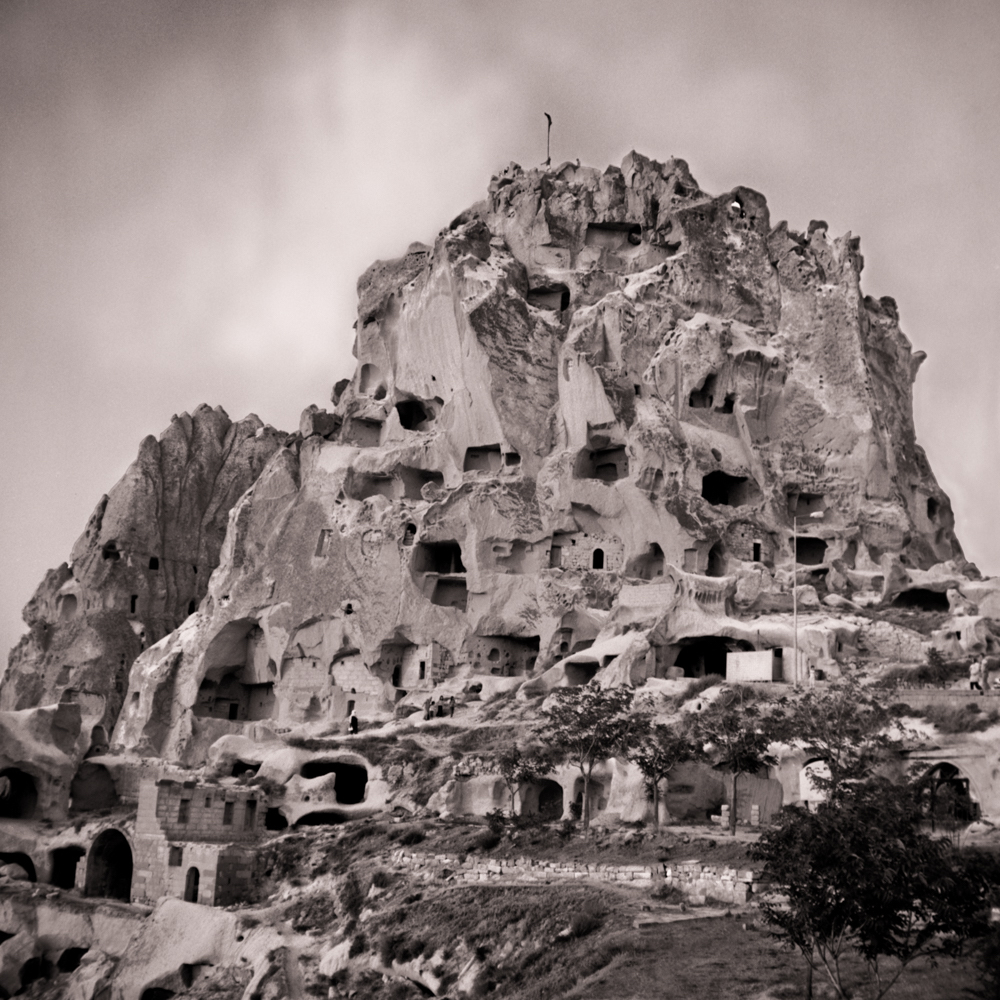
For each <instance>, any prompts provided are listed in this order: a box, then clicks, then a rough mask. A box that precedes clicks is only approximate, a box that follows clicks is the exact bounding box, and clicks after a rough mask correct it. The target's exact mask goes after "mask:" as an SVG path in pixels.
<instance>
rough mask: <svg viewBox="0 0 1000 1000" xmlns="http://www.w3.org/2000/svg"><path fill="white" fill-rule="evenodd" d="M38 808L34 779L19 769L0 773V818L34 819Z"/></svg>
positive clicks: (6, 769)
mask: <svg viewBox="0 0 1000 1000" xmlns="http://www.w3.org/2000/svg"><path fill="white" fill-rule="evenodd" d="M37 807H38V789H37V788H36V787H35V779H34V778H33V777H32V776H31V775H30V774H28V773H27V772H25V771H22V770H21V769H20V768H19V767H7V768H4V770H2V771H0V817H4V818H7V819H34V816H35V809H36V808H37Z"/></svg>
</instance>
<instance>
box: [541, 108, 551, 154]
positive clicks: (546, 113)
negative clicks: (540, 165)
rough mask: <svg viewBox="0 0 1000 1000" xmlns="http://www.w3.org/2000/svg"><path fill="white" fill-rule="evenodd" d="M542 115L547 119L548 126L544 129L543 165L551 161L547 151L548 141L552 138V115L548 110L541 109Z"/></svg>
mask: <svg viewBox="0 0 1000 1000" xmlns="http://www.w3.org/2000/svg"><path fill="white" fill-rule="evenodd" d="M542 114H543V115H545V117H546V118H548V120H549V124H548V128H547V129H546V130H545V166H549V165H550V164H551V163H552V154H551V153H550V152H549V142H550V140H551V138H552V115H550V114H549V113H548V111H543V112H542Z"/></svg>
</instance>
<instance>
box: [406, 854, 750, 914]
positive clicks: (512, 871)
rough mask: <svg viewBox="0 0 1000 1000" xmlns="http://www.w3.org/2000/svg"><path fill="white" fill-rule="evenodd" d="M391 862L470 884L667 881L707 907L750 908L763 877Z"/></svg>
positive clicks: (413, 857)
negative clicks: (713, 903) (709, 902)
mask: <svg viewBox="0 0 1000 1000" xmlns="http://www.w3.org/2000/svg"><path fill="white" fill-rule="evenodd" d="M389 860H390V861H391V863H392V864H394V865H400V866H403V867H405V868H409V869H411V870H413V871H416V872H425V873H426V874H427V875H428V876H431V877H446V875H447V873H449V872H450V873H451V876H452V877H453V878H455V879H461V880H464V881H466V882H491V881H498V880H511V881H518V882H550V881H551V880H552V879H590V880H593V881H597V882H617V883H621V884H629V885H632V886H633V887H634V888H637V889H648V888H651V887H652V886H653V885H654V884H657V883H660V882H663V883H664V884H666V885H668V886H675V887H676V888H677V889H678V890H679V891H680V892H682V893H683V894H684V895H685V896H686V897H687V898H688V899H689V900H691V901H692V902H695V903H703V902H705V901H706V900H709V899H712V900H716V901H718V902H722V903H733V904H743V903H746V902H747V901H748V900H749V899H750V897H751V896H752V895H753V893H754V892H755V891H756V889H757V873H755V872H753V871H751V870H749V869H736V868H728V867H726V866H724V865H703V864H701V863H700V862H698V861H686V862H681V863H679V864H667V863H664V864H654V865H609V864H585V863H584V862H581V861H541V860H532V859H530V858H524V857H520V858H495V859H494V858H486V859H482V858H465V860H464V861H460V860H459V859H458V858H457V857H451V856H450V855H447V854H420V853H415V852H412V851H407V850H405V849H403V848H401V849H399V850H397V851H393V852H392V854H391V855H390V856H389Z"/></svg>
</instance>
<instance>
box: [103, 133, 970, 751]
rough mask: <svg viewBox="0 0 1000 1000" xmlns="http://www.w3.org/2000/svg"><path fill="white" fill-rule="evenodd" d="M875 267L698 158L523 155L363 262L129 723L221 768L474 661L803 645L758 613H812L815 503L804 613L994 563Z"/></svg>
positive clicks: (646, 671)
mask: <svg viewBox="0 0 1000 1000" xmlns="http://www.w3.org/2000/svg"><path fill="white" fill-rule="evenodd" d="M862 265H863V259H862V257H861V254H860V252H859V249H858V240H857V239H855V238H853V237H852V236H851V235H850V234H848V235H846V236H842V237H839V238H835V239H834V238H830V237H829V236H828V234H827V227H826V225H825V224H824V223H820V222H816V223H812V224H811V225H810V226H809V230H808V233H806V234H800V233H796V232H793V231H792V230H790V229H789V228H788V226H787V225H786V224H785V223H779V224H778V225H777V226H772V225H771V221H770V218H769V215H768V209H767V204H766V202H765V200H764V198H763V197H762V196H761V195H760V194H757V193H756V192H754V191H751V190H749V189H746V188H736V189H734V190H733V191H730V192H728V193H726V194H724V195H721V196H718V197H713V196H711V195H708V194H706V193H705V192H703V191H701V190H700V188H699V187H698V185H697V183H696V182H695V181H694V179H693V178H692V177H691V175H690V173H689V171H688V168H687V165H686V164H685V163H684V162H683V161H680V160H671V161H668V162H667V163H666V164H660V163H656V162H654V161H651V160H648V159H646V158H645V157H642V156H639V155H638V154H635V153H632V154H630V155H629V156H628V157H626V159H625V161H624V162H623V164H622V166H621V168H616V167H610V168H608V169H607V170H605V171H604V172H601V171H599V170H596V169H593V168H586V167H579V166H576V165H573V164H565V165H563V166H561V167H558V168H554V169H536V170H529V171H525V170H522V169H521V168H520V167H518V166H517V165H514V164H512V165H511V166H510V167H509V168H507V169H506V170H504V171H503V172H501V173H500V174H499V175H497V176H496V177H494V178H493V180H492V182H491V185H490V190H489V195H488V197H487V199H486V200H485V201H483V202H480V203H479V204H477V205H475V206H473V207H472V208H471V209H469V210H468V211H466V212H464V213H463V214H462V215H460V216H459V217H458V218H457V219H455V220H454V222H453V223H452V224H451V225H450V226H449V227H448V228H447V229H446V230H444V231H443V232H442V233H441V234H440V235H439V237H438V238H437V240H436V242H435V245H434V246H433V247H429V246H423V245H421V244H413V245H411V246H410V248H409V249H408V251H407V253H406V254H405V255H404V256H403V257H402V258H400V259H398V260H394V261H379V262H377V263H375V264H374V265H372V267H371V268H369V270H368V271H367V272H366V273H365V274H364V275H362V277H361V279H360V280H359V282H358V297H359V309H358V322H357V325H356V326H357V339H356V344H355V353H356V355H357V358H358V367H357V371H356V373H355V376H354V378H353V379H352V380H351V381H350V382H349V383H348V384H347V385H344V384H342V383H341V384H338V386H337V387H336V389H335V392H334V399H335V409H334V410H333V412H326V411H321V410H318V409H317V408H315V407H311V408H310V409H308V410H307V411H305V413H304V414H303V417H302V423H301V428H300V435H299V436H298V437H296V438H294V439H290V440H289V441H288V442H287V443H286V444H285V445H284V446H282V447H281V448H280V449H279V450H278V451H277V452H276V453H275V454H274V455H273V457H272V458H271V460H270V462H269V463H268V465H267V467H266V468H265V469H264V471H263V472H262V474H261V475H260V476H259V477H258V478H257V480H256V482H255V483H254V485H253V487H252V489H250V490H249V491H248V492H247V493H246V494H245V495H244V496H243V497H242V498H241V499H240V501H239V503H238V504H237V505H236V506H235V507H234V509H233V511H232V513H231V515H230V525H229V530H228V533H227V536H226V542H225V545H224V548H223V551H222V556H221V563H220V566H219V569H218V571H217V572H216V573H215V574H214V575H213V577H212V580H211V583H210V586H209V592H208V596H207V600H206V601H205V602H204V603H203V605H202V606H201V608H200V610H199V612H198V614H197V615H196V616H194V617H193V618H191V619H189V620H188V621H187V622H186V623H185V625H184V627H183V628H181V629H179V630H178V631H176V632H174V633H173V634H171V635H170V636H168V637H166V638H165V639H164V640H162V641H161V642H160V643H158V644H156V645H155V646H153V647H151V648H150V649H147V650H146V651H145V652H144V653H143V654H142V655H141V656H140V657H139V659H138V661H137V662H136V665H135V668H134V669H133V670H132V673H131V677H130V681H129V698H128V705H127V707H126V709H125V711H124V713H123V714H122V716H121V718H120V720H119V724H118V728H117V731H116V734H115V741H116V742H117V743H118V744H120V745H122V746H124V747H125V748H129V749H137V750H141V751H143V752H153V753H162V754H165V755H166V756H168V757H169V758H171V759H176V760H179V761H185V762H187V763H196V762H198V761H201V760H203V759H204V757H205V753H206V752H207V749H208V747H209V746H210V745H211V743H212V742H213V741H214V740H215V739H218V738H219V737H220V736H222V735H225V734H227V733H233V732H243V731H244V728H245V727H246V726H247V725H248V724H251V723H253V724H256V725H257V726H258V731H260V727H262V726H263V727H264V729H267V727H271V729H272V730H273V728H274V727H278V728H285V729H287V728H289V727H296V726H306V727H307V729H308V728H309V727H312V728H314V729H318V728H321V727H324V726H329V725H330V723H331V721H334V722H336V721H338V720H343V719H344V718H346V716H347V714H348V713H349V711H350V709H351V708H355V709H357V710H358V711H359V712H362V713H365V714H369V715H372V714H379V713H383V712H388V711H389V710H390V709H392V707H393V706H394V704H395V703H396V702H397V701H398V700H399V699H400V698H403V697H408V698H410V699H411V700H413V699H414V698H415V699H417V700H421V699H422V698H423V696H424V694H426V692H427V691H428V690H429V689H430V688H431V687H432V686H433V685H434V684H440V683H442V682H443V683H449V682H458V681H460V680H461V679H463V678H464V679H465V680H464V682H463V683H467V682H468V678H469V677H470V676H472V675H476V676H480V675H482V676H485V677H487V678H490V677H496V676H497V675H499V676H500V677H504V676H515V677H516V676H526V677H528V678H531V680H530V681H529V683H530V684H534V685H536V687H537V684H538V681H537V678H539V675H541V674H543V672H545V671H550V668H555V669H556V672H555V673H554V674H553V673H549V674H548V675H547V679H546V680H544V681H542V685H543V687H545V686H551V684H552V683H579V682H580V681H581V680H583V679H587V678H588V677H589V676H592V675H593V673H594V672H595V670H603V671H604V674H603V675H602V676H604V677H605V678H607V679H608V681H611V680H613V679H615V678H617V679H618V680H619V681H625V680H628V681H631V682H632V683H641V682H642V681H643V680H644V679H645V678H646V677H654V676H661V677H662V676H664V675H665V673H666V672H667V671H669V669H670V667H671V666H672V665H676V663H677V661H678V658H680V659H681V660H682V661H683V656H682V650H683V644H684V641H685V640H690V639H691V638H692V637H697V636H716V637H723V638H728V639H729V640H731V642H730V643H729V648H744V649H746V648H761V647H762V646H763V645H764V640H765V639H769V640H770V641H772V642H777V643H779V644H781V643H785V644H790V628H789V626H788V623H786V622H783V621H778V622H777V623H776V624H775V627H774V628H773V629H772V630H771V631H772V632H773V633H774V634H773V635H769V636H766V637H765V636H761V634H760V631H761V630H760V626H759V623H756V622H755V623H754V624H753V625H752V626H749V625H746V624H741V618H745V617H746V616H747V615H749V614H751V613H756V612H762V611H764V612H766V611H786V610H790V605H791V597H790V587H791V586H792V583H793V580H792V572H791V568H792V565H793V559H792V551H791V536H792V518H793V516H798V517H799V530H800V534H801V536H803V537H800V539H799V542H798V559H797V563H798V570H797V573H796V582H797V584H799V585H801V586H802V598H803V606H805V607H810V606H811V607H815V608H818V607H819V599H820V597H821V596H827V595H831V594H832V595H842V596H843V597H845V598H847V599H851V598H852V597H853V596H855V595H860V598H859V599H860V601H861V603H864V602H865V601H869V602H870V601H871V600H875V601H878V600H887V599H891V598H892V597H893V596H894V595H895V594H896V593H897V592H898V591H903V590H907V589H909V588H913V587H920V588H925V589H929V590H930V591H933V592H940V593H941V594H942V599H943V595H944V593H945V591H947V590H948V589H954V588H955V587H956V586H959V585H960V584H961V583H964V582H969V581H968V577H970V576H973V577H974V576H977V575H978V574H976V573H975V570H974V567H970V566H969V564H967V563H966V561H965V559H964V557H963V555H962V551H961V548H960V546H959V543H958V541H957V539H956V538H955V536H954V532H953V516H952V513H951V508H950V505H949V502H948V498H947V497H946V496H945V495H944V493H943V492H942V491H941V489H940V487H939V486H938V484H937V482H936V481H935V479H934V477H933V474H932V473H931V470H930V468H929V466H928V463H927V460H926V457H925V455H924V453H923V451H922V450H921V449H920V447H919V446H918V445H917V444H916V441H915V437H914V430H913V422H912V413H911V385H912V381H913V378H914V376H915V374H916V371H917V368H918V367H919V364H920V361H921V360H922V355H921V354H917V355H914V354H913V353H912V352H911V349H910V344H909V342H908V341H907V339H906V337H905V336H904V335H903V334H902V332H901V331H900V329H899V325H898V318H897V312H896V307H895V304H894V303H893V302H892V300H891V299H887V298H886V299H882V300H879V301H875V300H873V299H871V298H868V297H866V296H864V295H863V294H862V292H861V289H860V285H859V276H860V273H861V269H862ZM813 514H815V515H817V517H811V516H810V515H813ZM939 564H944V566H945V568H944V570H941V568H940V566H939ZM932 567H933V568H935V570H934V572H932ZM935 574H936V575H935ZM929 577H933V579H931V580H930V583H928V582H927V578H929ZM914 580H916V581H917V582H916V583H914ZM837 627H838V626H836V625H834V626H833V627H832V628H828V629H827V630H826V634H827V639H829V640H830V641H827V640H818V641H817V644H815V648H813V650H812V654H813V656H814V658H819V659H822V660H827V659H830V658H831V657H833V653H831V651H830V650H831V649H832V648H833V646H834V645H836V648H838V649H839V648H840V647H841V646H842V643H841V642H840V640H839V639H837V640H836V641H835V642H834V640H833V639H830V637H831V636H834V635H835V634H836V629H837ZM844 627H845V628H847V629H848V631H850V627H849V626H844ZM855 631H856V628H855ZM598 639H599V640H600V642H599V643H598V645H595V646H594V647H593V649H592V650H591V651H590V652H589V654H588V655H583V653H582V652H581V651H582V650H584V649H585V648H586V647H587V646H588V645H590V644H591V643H593V642H594V640H598ZM607 641H611V646H608V647H607V648H599V646H600V644H601V643H604V642H607ZM734 643H738V644H739V645H738V646H737V645H735V644H734ZM612 647H613V648H612ZM566 654H579V655H578V656H577V658H576V660H575V661H574V660H573V659H572V657H571V659H570V660H569V661H567V657H566ZM581 658H582V660H583V661H584V662H583V663H582V664H581V663H580V660H581ZM574 664H575V666H574ZM232 705H236V709H235V713H236V714H235V715H233V716H232V717H229V716H228V712H229V711H231V709H230V707H229V706H232Z"/></svg>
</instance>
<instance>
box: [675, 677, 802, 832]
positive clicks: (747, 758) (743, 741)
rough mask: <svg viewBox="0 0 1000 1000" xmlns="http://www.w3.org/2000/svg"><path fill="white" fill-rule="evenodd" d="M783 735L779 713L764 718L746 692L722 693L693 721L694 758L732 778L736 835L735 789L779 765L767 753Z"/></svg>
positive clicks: (731, 812) (730, 690)
mask: <svg viewBox="0 0 1000 1000" xmlns="http://www.w3.org/2000/svg"><path fill="white" fill-rule="evenodd" d="M783 732H784V725H783V718H782V716H781V715H780V713H779V712H778V711H777V710H774V711H772V712H771V713H768V714H765V713H764V712H762V711H761V707H760V703H759V702H758V701H757V700H756V697H755V696H754V695H753V694H752V693H751V694H748V693H747V692H746V691H744V690H743V688H740V687H733V688H728V689H723V691H722V692H721V693H720V695H719V697H718V698H717V699H716V700H715V701H714V702H713V703H712V704H711V705H708V706H707V707H706V708H705V709H704V710H703V711H702V712H701V713H700V714H699V715H695V716H693V719H692V736H693V743H694V748H695V756H696V757H697V758H699V759H701V760H705V761H707V762H708V763H710V764H711V765H712V766H713V767H716V768H721V769H723V770H726V771H728V772H729V773H730V774H732V776H733V791H732V795H731V797H730V801H729V829H730V832H731V833H733V834H735V833H736V804H737V792H736V786H737V783H738V782H739V779H740V775H741V774H755V773H756V772H757V771H759V770H760V769H761V768H762V767H767V766H773V765H775V764H777V762H778V759H777V757H775V756H774V755H773V754H771V753H770V752H769V751H768V748H769V747H770V745H771V744H772V743H774V742H776V740H777V739H778V738H779V736H780V735H781V734H782V733H783Z"/></svg>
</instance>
